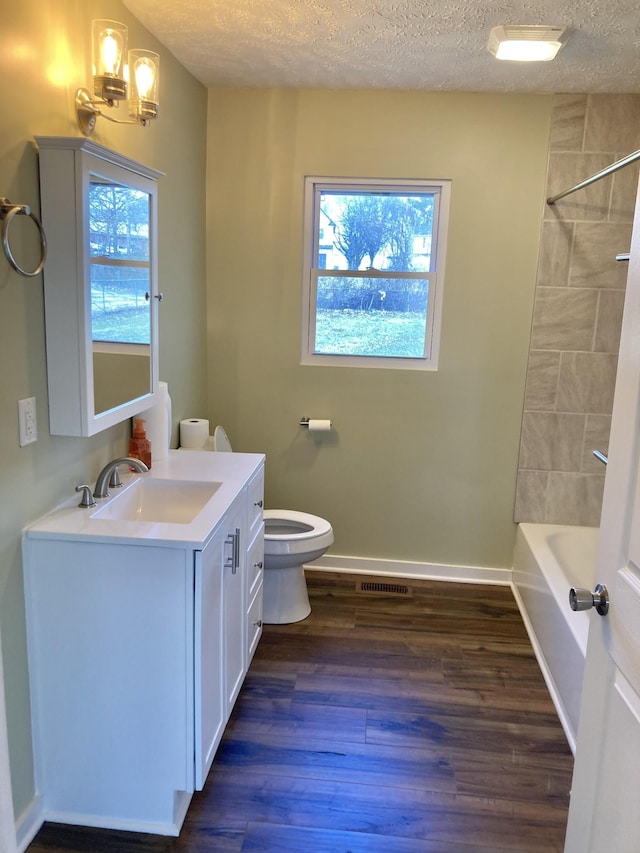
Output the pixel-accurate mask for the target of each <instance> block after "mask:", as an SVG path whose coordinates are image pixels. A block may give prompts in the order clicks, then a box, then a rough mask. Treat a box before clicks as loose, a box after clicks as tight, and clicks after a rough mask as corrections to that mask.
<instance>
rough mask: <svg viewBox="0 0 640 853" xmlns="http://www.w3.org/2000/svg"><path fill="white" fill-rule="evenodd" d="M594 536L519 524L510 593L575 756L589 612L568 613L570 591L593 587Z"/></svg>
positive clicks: (584, 530) (588, 530)
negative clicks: (511, 590)
mask: <svg viewBox="0 0 640 853" xmlns="http://www.w3.org/2000/svg"><path fill="white" fill-rule="evenodd" d="M598 533H599V530H598V528H597V527H565V526H560V525H557V524H519V525H518V533H517V538H516V547H515V553H514V560H513V583H514V593H515V596H516V599H517V601H518V605H519V606H520V610H521V612H522V616H523V618H524V621H525V624H526V626H527V631H528V632H529V636H530V638H531V642H532V644H533V648H534V650H535V653H536V657H537V658H538V663H539V664H540V667H541V668H542V672H543V675H544V677H545V681H546V682H547V686H548V688H549V692H550V693H551V697H552V699H553V702H554V704H555V706H556V710H557V711H558V716H559V717H560V721H561V723H562V726H563V728H564V731H565V734H566V736H567V740H568V741H569V745H570V747H571V749H572V750H573V752H574V753H575V745H576V732H577V730H578V717H579V712H580V695H581V693H582V680H583V675H584V659H585V655H586V650H587V635H588V632H589V619H590V614H589V612H580V613H574V612H573V611H572V610H571V608H570V607H569V589H570V588H571V587H572V586H583V587H588V588H589V589H593V588H594V585H595V565H596V550H597V543H598Z"/></svg>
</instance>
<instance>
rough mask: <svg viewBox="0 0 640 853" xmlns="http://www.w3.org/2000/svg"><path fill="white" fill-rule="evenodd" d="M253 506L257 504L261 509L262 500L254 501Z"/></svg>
mask: <svg viewBox="0 0 640 853" xmlns="http://www.w3.org/2000/svg"><path fill="white" fill-rule="evenodd" d="M254 506H259V507H260V509H262V501H256V502H255V503H254Z"/></svg>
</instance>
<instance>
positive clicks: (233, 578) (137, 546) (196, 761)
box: [23, 451, 263, 835]
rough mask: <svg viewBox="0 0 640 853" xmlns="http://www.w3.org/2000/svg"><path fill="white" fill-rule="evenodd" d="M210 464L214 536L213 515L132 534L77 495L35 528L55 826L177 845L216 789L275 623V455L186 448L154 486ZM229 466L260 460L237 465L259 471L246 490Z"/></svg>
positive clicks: (31, 606) (29, 555)
mask: <svg viewBox="0 0 640 853" xmlns="http://www.w3.org/2000/svg"><path fill="white" fill-rule="evenodd" d="M196 455H197V456H202V457H203V459H202V460H201V465H200V477H201V480H202V479H205V478H207V477H208V479H209V480H211V481H212V482H213V481H216V480H220V481H222V485H221V487H220V488H219V490H218V492H217V494H216V496H215V497H214V498H213V499H212V501H211V504H212V506H213V507H214V508H213V509H212V510H211V515H210V518H211V519H212V522H211V524H210V526H209V529H208V530H207V531H206V532H203V531H205V529H206V527H207V525H208V524H209V522H208V521H207V513H206V512H204V513H201V514H200V516H199V517H198V520H197V523H198V524H199V525H200V527H199V529H198V530H197V531H196V532H195V533H193V531H192V530H187V529H186V528H190V527H191V526H190V525H184V526H182V525H178V524H169V525H167V524H153V523H144V524H143V523H141V524H140V525H139V527H141V528H142V529H141V530H140V532H139V533H138V534H136V535H133V534H131V535H129V536H127V535H125V533H123V530H124V528H126V525H124V527H123V525H122V524H120V523H119V522H114V521H93V522H92V520H91V517H90V515H88V514H86V513H87V512H88V511H87V510H81V509H79V508H78V507H77V498H76V499H75V501H74V502H73V504H72V508H69V509H64V510H62V511H60V512H58V513H57V514H56V513H52V514H51V515H50V516H47V517H45V518H44V519H42V520H40V522H36V523H35V524H34V525H32V526H31V527H30V528H28V529H27V530H26V531H25V536H24V540H23V543H24V567H25V598H26V607H27V629H28V641H29V669H30V681H31V698H32V717H33V727H34V729H33V739H34V753H35V765H36V781H37V787H38V793H39V795H40V798H41V802H42V816H43V819H44V820H51V821H57V822H64V823H72V824H80V825H88V826H100V827H105V828H114V829H128V830H133V831H139V832H153V833H159V834H165V835H177V834H178V833H179V831H180V827H181V825H182V822H183V820H184V816H185V814H186V810H187V808H188V805H189V802H190V799H191V796H192V794H193V791H194V790H199V789H201V788H202V787H203V785H204V783H205V780H206V777H207V773H208V772H209V769H210V767H211V764H212V762H213V759H214V757H215V753H216V749H217V747H218V744H219V742H220V739H221V737H222V735H223V732H224V727H225V725H226V723H227V721H228V718H229V715H230V713H231V710H232V707H233V703H234V702H235V700H236V698H237V695H238V692H239V691H240V688H241V686H242V682H243V679H244V677H245V675H246V671H247V666H248V662H249V653H248V645H247V644H248V638H249V637H250V636H253V633H252V632H254V631H255V626H254V628H253V629H252V628H250V627H249V623H248V617H249V611H251V616H252V617H255V619H256V621H260V622H261V618H262V614H261V612H260V611H259V609H256V604H255V602H256V601H257V599H256V598H255V594H256V592H257V585H256V579H255V571H249V569H248V565H249V563H248V557H249V552H251V554H254V555H255V557H256V562H260V560H259V559H258V558H259V556H260V553H261V548H262V542H261V537H262V521H261V511H260V517H259V518H258V516H257V513H256V508H255V507H254V506H253V503H254V494H253V490H254V487H255V483H256V482H259V483H260V484H261V482H262V476H263V475H262V470H263V457H262V456H258V455H257V454H256V455H253V454H211V453H206V454H205V453H203V454H192V453H190V454H179V452H178V451H172V452H171V453H170V456H172V459H171V460H169V462H159V463H158V464H157V465H155V464H154V468H153V469H152V472H150V474H149V475H144V476H151V475H154V476H160V477H166V476H167V472H169V473H171V474H172V476H175V477H176V478H177V479H179V480H180V479H187V478H188V476H189V472H190V470H191V469H190V468H189V467H188V466H189V465H192V466H193V457H194V456H196ZM220 455H223V456H228V457H243V456H244V457H245V459H244V462H243V460H241V459H236V460H233V461H228V462H227V461H225V462H224V463H221V464H223V465H227V466H233V465H234V464H235V465H236V467H237V466H238V465H241V466H242V465H244V468H243V469H242V475H241V476H236V478H235V481H234V485H233V488H232V487H231V486H228V485H225V482H224V476H225V474H224V471H223V472H222V475H220V473H219V472H218V474H216V471H215V470H214V469H215V464H216V462H215V460H214V461H213V462H211V461H209V459H210V457H216V456H220ZM180 456H184V457H187V456H188V457H189V462H184V461H183V460H182V459H180ZM204 457H207V459H206V460H205V459H204ZM172 462H173V463H174V464H173V469H172ZM207 465H209V466H213V468H212V470H211V473H210V475H209V474H208V472H207V470H206V466H207ZM176 466H177V467H176ZM180 466H182V467H180ZM185 466H186V467H185ZM195 466H196V468H197V467H198V465H197V462H196V463H195ZM225 489H226V492H225ZM116 500H117V498H116ZM216 501H217V504H216ZM260 509H261V508H260ZM214 510H215V511H214ZM83 512H84V513H85V514H86V515H85V516H80V518H81V519H82V518H84V519H86V520H85V521H81V522H74V523H76V524H81V525H82V526H81V528H80V530H79V531H78V530H76V531H74V534H73V537H72V538H69V537H70V534H69V532H68V530H67V532H63V533H61V532H60V528H61V527H64V526H65V523H66V522H65V521H64V519H65V518H67V517H68V518H73V519H77V518H78V516H77V515H76V514H75V513H83ZM89 512H90V511H89ZM203 517H204V520H203ZM61 518H62V519H63V521H62V522H61V520H60V519H61ZM194 524H196V523H195V522H194ZM68 526H69V525H67V527H68ZM180 527H184V528H185V529H183V530H182V531H180V530H179V528H180ZM136 530H137V528H136ZM125 532H126V531H125ZM192 535H193V537H194V539H196V541H190V536H192ZM197 539H199V540H200V541H197ZM250 577H251V578H252V580H250ZM250 588H252V589H253V597H252V598H251V602H249V596H250ZM260 603H261V598H260ZM252 608H253V609H252Z"/></svg>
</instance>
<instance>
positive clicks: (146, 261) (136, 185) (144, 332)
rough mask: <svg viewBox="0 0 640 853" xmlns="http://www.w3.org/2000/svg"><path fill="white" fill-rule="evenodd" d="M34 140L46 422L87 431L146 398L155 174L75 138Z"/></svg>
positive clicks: (154, 306) (137, 408) (154, 296)
mask: <svg viewBox="0 0 640 853" xmlns="http://www.w3.org/2000/svg"><path fill="white" fill-rule="evenodd" d="M36 142H37V144H38V148H39V151H40V197H41V214H42V223H43V226H44V229H45V233H46V235H47V246H48V253H47V262H46V265H45V268H44V301H45V324H46V336H47V341H46V344H47V378H48V385H49V426H50V430H51V433H52V435H78V436H88V435H94V434H95V433H97V432H100V431H101V430H103V429H106V428H107V427H110V426H113V425H114V424H117V423H120V422H121V421H124V420H126V419H127V418H130V417H132V416H133V415H135V414H137V413H138V412H141V411H143V410H144V409H147V408H149V406H151V405H153V403H154V395H155V393H156V391H157V383H158V322H157V312H158V303H159V294H158V284H157V236H158V235H157V230H158V229H157V180H158V178H159V177H161V175H162V173H161V172H157V171H155V170H154V169H150V168H148V167H147V166H143V165H141V164H139V163H136V162H135V161H133V160H130V159H128V158H127V157H123V156H121V155H120V154H116V153H115V152H113V151H110V150H109V149H107V148H104V147H103V146H101V145H96V144H95V143H94V142H90V141H89V140H87V139H84V138H82V139H79V138H74V137H60V136H38V137H36Z"/></svg>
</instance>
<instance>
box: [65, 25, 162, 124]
mask: <svg viewBox="0 0 640 853" xmlns="http://www.w3.org/2000/svg"><path fill="white" fill-rule="evenodd" d="M91 48H92V51H91V53H92V73H93V92H94V94H93V96H92V95H91V94H90V93H89V91H88V90H87V89H82V88H80V89H78V90H77V92H76V115H77V117H78V124H79V125H80V130H81V131H82V132H83V133H84V134H85V136H89V134H91V133H92V132H93V129H94V127H95V125H96V120H97V118H98V116H104V118H106V119H108V120H109V121H113V122H115V123H116V124H140V125H142V126H143V127H146V126H147V125H148V124H149V122H150V121H151V119H154V118H156V116H157V115H158V85H159V75H160V57H159V56H158V54H157V53H153V52H152V51H150V50H137V49H135V50H130V51H129V54H128V64H126V63H125V57H127V27H126V26H125V25H124V24H120V23H119V22H118V21H106V20H97V21H93V23H92V25H91ZM128 78H131V79H130V80H129V82H127V80H128ZM129 89H130V90H131V95H130V99H129V116H130V119H117V118H114V117H113V116H110V115H109V114H108V113H106V112H104V108H105V107H110V108H111V107H117V106H118V105H119V102H120V101H124V100H126V98H127V92H128V90H129Z"/></svg>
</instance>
